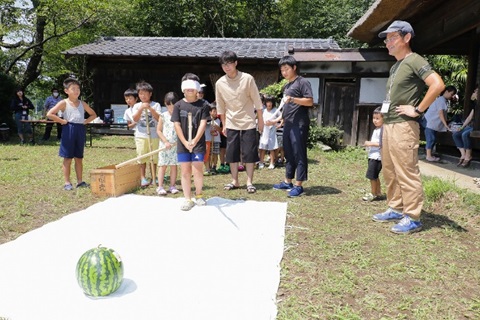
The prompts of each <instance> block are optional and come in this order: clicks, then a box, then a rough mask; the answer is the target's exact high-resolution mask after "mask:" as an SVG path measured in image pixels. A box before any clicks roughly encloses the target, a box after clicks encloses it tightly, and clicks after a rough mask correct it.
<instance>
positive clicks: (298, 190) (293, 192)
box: [288, 186, 303, 198]
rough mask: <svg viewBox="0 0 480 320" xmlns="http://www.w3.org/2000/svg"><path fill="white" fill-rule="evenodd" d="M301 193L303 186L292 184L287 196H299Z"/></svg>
mask: <svg viewBox="0 0 480 320" xmlns="http://www.w3.org/2000/svg"><path fill="white" fill-rule="evenodd" d="M302 194H303V187H302V186H294V187H293V188H292V189H291V190H290V191H289V192H288V197H289V198H295V197H300V196H301V195H302Z"/></svg>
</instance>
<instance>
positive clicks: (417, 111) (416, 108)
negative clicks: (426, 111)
mask: <svg viewBox="0 0 480 320" xmlns="http://www.w3.org/2000/svg"><path fill="white" fill-rule="evenodd" d="M415 112H416V113H417V114H418V115H419V116H421V115H422V114H423V112H422V111H420V110H419V109H418V107H415Z"/></svg>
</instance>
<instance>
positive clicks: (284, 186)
mask: <svg viewBox="0 0 480 320" xmlns="http://www.w3.org/2000/svg"><path fill="white" fill-rule="evenodd" d="M292 188H293V183H291V182H290V183H286V182H285V181H282V182H280V183H277V184H274V185H273V189H275V190H290V189H292Z"/></svg>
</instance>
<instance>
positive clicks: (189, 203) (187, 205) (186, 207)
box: [180, 200, 195, 211]
mask: <svg viewBox="0 0 480 320" xmlns="http://www.w3.org/2000/svg"><path fill="white" fill-rule="evenodd" d="M194 206H195V202H193V201H192V200H185V202H184V203H183V204H182V206H181V207H180V210H182V211H188V210H190V209H192V208H193V207H194Z"/></svg>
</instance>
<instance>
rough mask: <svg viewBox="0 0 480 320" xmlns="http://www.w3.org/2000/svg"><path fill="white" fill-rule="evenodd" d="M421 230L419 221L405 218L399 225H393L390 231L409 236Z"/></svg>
mask: <svg viewBox="0 0 480 320" xmlns="http://www.w3.org/2000/svg"><path fill="white" fill-rule="evenodd" d="M420 230H422V223H421V222H420V220H418V221H416V220H412V219H411V218H410V217H409V216H405V217H404V218H403V219H402V220H400V222H399V223H397V224H396V225H394V226H393V227H392V229H390V231H392V232H393V233H397V234H409V233H414V232H418V231H420Z"/></svg>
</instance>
